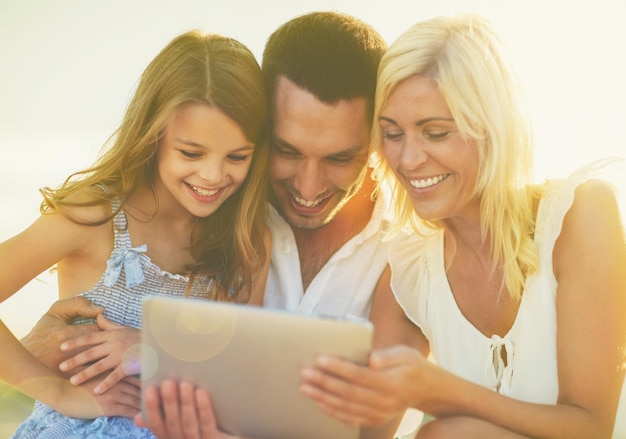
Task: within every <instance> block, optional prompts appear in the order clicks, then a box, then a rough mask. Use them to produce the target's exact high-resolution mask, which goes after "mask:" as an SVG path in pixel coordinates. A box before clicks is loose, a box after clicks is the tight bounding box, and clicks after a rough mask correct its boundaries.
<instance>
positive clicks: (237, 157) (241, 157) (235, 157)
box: [228, 154, 250, 163]
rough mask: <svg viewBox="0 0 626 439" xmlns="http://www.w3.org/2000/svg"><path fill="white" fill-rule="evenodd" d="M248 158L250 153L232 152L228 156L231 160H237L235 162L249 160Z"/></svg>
mask: <svg viewBox="0 0 626 439" xmlns="http://www.w3.org/2000/svg"><path fill="white" fill-rule="evenodd" d="M248 158H250V155H243V154H230V155H229V156H228V159H229V160H230V161H231V162H235V163H243V162H245V161H247V160H248Z"/></svg>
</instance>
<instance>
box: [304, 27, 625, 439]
mask: <svg viewBox="0 0 626 439" xmlns="http://www.w3.org/2000/svg"><path fill="white" fill-rule="evenodd" d="M373 139H375V140H374V141H375V142H378V145H377V147H378V151H379V152H380V153H382V156H384V159H382V160H380V162H379V163H378V166H377V176H378V178H379V181H380V182H381V185H382V186H388V187H389V188H390V190H391V191H392V193H393V195H394V200H393V203H394V204H393V205H394V206H395V213H396V219H397V222H396V224H397V225H398V228H401V227H402V226H404V225H406V224H410V225H411V226H412V230H411V231H410V232H409V233H404V232H400V233H399V235H398V236H396V237H395V238H394V241H393V243H392V246H391V248H390V255H389V260H390V267H391V287H392V291H393V297H391V296H390V297H377V298H376V299H375V302H374V306H373V309H372V320H373V321H374V323H375V325H376V331H377V337H378V340H379V341H380V342H379V343H378V345H379V346H380V345H387V346H391V345H393V344H397V345H396V346H392V347H389V348H387V349H381V350H377V351H375V352H374V353H373V354H372V357H371V361H370V365H369V368H366V367H359V366H357V365H353V364H350V363H348V362H345V361H341V360H340V359H337V358H329V357H321V358H320V359H319V361H318V363H317V364H316V367H315V368H305V369H303V373H302V375H303V380H304V383H303V385H302V391H303V393H304V394H305V395H307V396H309V397H311V398H313V399H314V400H315V401H316V402H317V403H318V404H319V405H320V406H321V407H322V408H323V409H324V410H326V411H327V412H328V413H329V414H331V415H332V416H335V417H337V418H338V419H341V420H344V421H346V422H350V423H356V424H360V425H379V424H383V423H385V422H388V421H390V420H392V419H394V418H397V416H398V415H400V414H401V413H402V412H403V411H404V409H406V408H407V407H414V408H416V409H419V410H422V411H424V412H426V413H429V414H431V415H432V416H433V417H434V418H435V419H434V421H432V422H430V423H427V424H425V425H424V426H423V427H422V428H421V429H420V431H419V433H418V435H417V437H418V438H431V437H438V438H443V437H454V438H458V437H463V438H471V437H476V438H483V439H484V438H498V439H504V438H530V437H542V438H544V437H545V438H568V439H572V438H590V437H593V438H610V437H611V434H612V429H613V425H614V421H615V413H616V410H617V405H618V400H619V396H620V390H621V386H622V381H623V377H624V347H625V346H624V343H625V338H626V270H624V267H626V246H625V241H624V233H623V228H622V225H621V220H620V214H619V211H618V206H617V202H616V196H615V193H614V190H613V188H612V187H611V186H610V185H609V184H607V183H605V182H603V181H600V180H598V179H597V178H596V177H600V176H601V175H600V174H601V173H602V172H603V170H604V168H606V166H607V165H609V164H610V163H596V164H592V165H590V166H587V167H585V168H583V169H581V170H579V171H577V172H575V173H574V174H572V175H571V176H570V177H569V178H567V179H565V180H555V181H549V182H547V183H545V184H541V185H537V184H533V182H532V180H531V171H532V138H531V134H530V129H529V127H528V122H527V118H526V116H525V114H524V112H523V110H522V105H521V93H520V91H519V89H518V86H517V82H516V79H515V77H514V74H513V72H512V69H511V67H510V65H509V63H508V62H507V61H506V58H505V55H504V51H503V49H502V47H501V43H500V41H499V39H498V37H497V36H496V35H495V34H494V32H493V31H492V29H491V28H490V26H489V24H488V23H487V22H486V21H485V20H484V19H481V18H479V17H470V16H458V17H450V18H435V19H432V20H429V21H426V22H423V23H418V24H416V25H414V26H413V27H411V28H410V29H409V30H408V31H407V32H405V33H404V34H403V35H402V36H400V37H399V38H398V40H397V41H396V42H395V43H394V44H392V45H391V47H390V48H389V50H388V52H387V53H386V54H385V56H384V57H383V60H382V62H381V66H380V69H379V77H378V89H377V96H376V113H375V127H374V132H373ZM400 344H402V345H408V346H401V345H400ZM429 354H431V355H432V357H433V359H434V362H430V361H428V359H427V356H428V355H429Z"/></svg>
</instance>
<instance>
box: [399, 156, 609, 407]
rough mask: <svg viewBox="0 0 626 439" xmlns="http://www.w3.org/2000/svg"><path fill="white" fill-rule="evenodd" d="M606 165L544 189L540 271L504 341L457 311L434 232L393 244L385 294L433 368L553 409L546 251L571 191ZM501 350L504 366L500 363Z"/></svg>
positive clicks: (552, 318)
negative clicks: (422, 339) (417, 334)
mask: <svg viewBox="0 0 626 439" xmlns="http://www.w3.org/2000/svg"><path fill="white" fill-rule="evenodd" d="M612 164H613V162H612V161H610V160H609V161H603V162H596V163H592V164H590V165H588V166H586V167H584V168H582V169H580V170H578V171H577V172H575V173H573V174H572V175H570V176H569V177H568V178H566V179H563V180H552V181H549V182H548V184H547V188H546V191H545V194H544V196H543V197H542V199H541V201H540V204H539V209H538V213H537V225H536V232H535V243H536V245H537V247H538V249H539V263H540V266H539V269H538V271H537V272H536V273H534V274H532V275H531V276H529V277H528V278H527V280H526V285H525V290H524V292H523V295H522V299H521V303H520V307H519V310H518V313H517V316H516V319H515V322H514V323H513V326H512V327H511V329H510V331H509V332H508V333H507V334H506V335H505V336H504V337H499V336H498V335H493V336H491V337H489V336H486V335H484V334H483V333H481V332H480V331H479V330H477V329H476V327H474V326H473V325H472V323H470V322H469V321H468V320H467V319H466V318H465V316H464V315H463V314H462V313H461V311H460V310H459V308H458V306H457V304H456V301H455V299H454V296H453V294H452V291H451V290H450V285H449V284H448V280H447V277H446V272H445V268H444V255H443V232H442V231H441V230H438V231H436V232H434V233H433V234H432V235H429V236H428V237H426V238H424V237H421V236H419V235H417V234H415V233H412V234H410V235H408V236H407V235H399V236H397V237H396V238H394V240H393V241H392V242H391V246H390V250H389V252H390V253H389V260H390V265H391V270H392V280H391V287H392V290H393V293H394V295H395V297H396V300H397V301H398V303H399V304H400V306H401V307H402V308H403V310H404V312H405V313H406V315H407V317H408V318H409V319H410V320H411V321H412V322H413V323H415V324H416V325H417V326H419V327H420V328H421V330H422V332H423V333H424V335H425V336H426V338H427V339H428V340H429V342H430V349H431V353H432V356H433V359H434V360H435V362H436V363H437V364H439V365H440V366H441V367H443V368H444V369H446V370H448V371H450V372H453V373H455V374H456V375H459V376H461V377H463V378H465V379H467V380H469V381H472V382H474V383H476V384H480V385H483V386H485V387H489V388H491V389H493V390H495V391H497V392H499V393H501V394H503V395H508V396H511V397H513V398H516V399H520V400H523V401H528V402H534V403H545V404H554V403H556V399H557V394H558V390H559V389H558V379H557V364H556V363H557V357H556V291H557V281H556V279H555V277H554V273H553V269H552V251H553V248H554V244H555V242H556V239H557V238H558V236H559V234H560V233H561V226H562V224H563V219H564V217H565V214H566V213H567V211H568V210H569V208H570V207H571V205H572V202H573V199H574V192H575V190H576V187H577V186H579V185H580V184H581V183H583V182H584V181H586V180H588V179H590V178H601V174H602V173H603V172H605V171H606V168H607V166H608V165H612ZM590 232H591V231H590ZM503 346H504V347H505V351H506V359H507V361H506V365H505V362H504V361H503V360H502V358H501V355H500V353H501V351H502V348H503Z"/></svg>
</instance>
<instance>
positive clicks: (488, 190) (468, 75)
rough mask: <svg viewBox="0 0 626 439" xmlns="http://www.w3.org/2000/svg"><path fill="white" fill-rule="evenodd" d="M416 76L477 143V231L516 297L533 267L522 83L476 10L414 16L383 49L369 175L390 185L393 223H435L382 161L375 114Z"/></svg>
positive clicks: (528, 135)
mask: <svg viewBox="0 0 626 439" xmlns="http://www.w3.org/2000/svg"><path fill="white" fill-rule="evenodd" d="M415 75H422V76H424V77H426V78H428V79H430V80H431V81H433V83H434V84H435V85H436V86H437V87H438V90H439V92H440V93H441V94H442V96H443V98H444V99H445V101H446V103H447V105H448V107H449V109H450V112H451V113H452V116H453V118H454V120H455V122H456V124H457V126H458V129H459V133H460V134H461V136H463V138H464V139H466V140H473V141H474V142H475V144H476V146H477V149H478V157H479V170H478V179H477V183H476V187H475V188H474V195H475V196H477V197H479V198H480V215H481V226H482V231H483V236H484V237H488V239H489V244H490V246H491V247H490V248H491V251H492V254H493V257H494V260H495V262H496V264H497V265H501V266H502V267H503V270H504V285H503V287H506V289H507V290H508V291H509V293H510V294H511V295H512V296H513V297H515V298H519V297H520V296H521V294H522V291H523V285H524V282H525V278H526V276H527V275H528V274H530V273H532V272H533V271H535V270H536V268H537V266H538V255H537V251H536V247H535V245H534V242H533V233H534V227H535V220H534V212H533V204H534V200H535V199H536V197H537V195H538V194H537V193H536V191H535V190H533V189H532V187H533V186H532V184H531V183H532V169H533V143H532V131H531V128H530V125H529V121H528V117H527V115H526V112H525V109H524V106H523V98H522V93H521V88H520V87H519V84H518V81H517V79H516V77H515V74H514V72H513V70H512V68H511V65H510V63H509V62H508V61H507V58H506V56H505V51H504V49H503V47H502V44H501V41H500V39H499V37H498V36H497V35H496V34H495V32H494V31H493V30H492V28H491V26H490V25H489V23H488V22H487V21H486V20H485V19H484V18H481V17H476V16H468V15H459V16H453V17H438V18H434V19H431V20H428V21H424V22H421V23H417V24H415V25H413V26H412V27H411V28H409V29H408V30H407V31H406V32H405V33H403V34H402V35H401V36H400V37H399V38H398V39H397V40H396V41H395V42H394V43H393V44H392V45H391V46H390V47H389V49H388V50H387V52H386V53H385V55H384V56H383V59H382V61H381V64H380V67H379V70H378V83H377V90H376V104H375V115H374V117H375V119H374V121H375V123H374V125H373V130H372V139H373V142H374V150H375V151H376V155H375V160H374V162H375V178H376V179H377V180H378V181H379V184H380V186H381V188H386V190H389V191H390V192H391V194H392V195H391V196H392V206H394V208H395V217H396V224H397V225H398V227H401V226H402V225H405V224H407V223H408V224H411V225H412V226H413V227H414V228H415V229H416V231H419V230H423V226H427V227H435V228H436V227H441V224H433V223H427V222H425V221H423V220H421V219H420V218H418V217H417V215H416V214H415V211H414V210H413V207H412V204H411V201H410V199H409V196H408V193H407V192H406V190H405V189H404V188H403V187H402V185H401V184H399V183H398V182H397V180H396V179H395V178H394V176H393V172H392V170H391V169H390V168H389V166H388V165H387V163H385V161H384V160H382V156H381V140H382V134H381V131H380V128H379V126H378V124H377V123H376V121H377V120H378V117H379V116H380V113H381V110H382V109H383V108H384V107H385V104H386V102H387V99H388V98H389V96H390V94H391V93H392V92H393V91H394V89H395V88H396V87H397V85H398V84H400V83H401V82H402V81H404V80H406V79H407V78H409V77H412V76H415Z"/></svg>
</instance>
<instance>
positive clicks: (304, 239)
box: [292, 175, 375, 291]
mask: <svg viewBox="0 0 626 439" xmlns="http://www.w3.org/2000/svg"><path fill="white" fill-rule="evenodd" d="M374 187H375V183H374V181H373V180H372V179H371V178H370V176H369V175H368V176H367V177H366V178H365V181H364V182H363V185H362V186H361V188H360V189H359V191H358V192H357V193H356V194H354V196H353V197H352V198H351V199H350V200H349V201H348V202H347V203H346V204H345V206H343V208H342V209H341V210H340V211H339V212H337V214H336V215H335V216H334V217H333V219H331V220H330V221H329V222H328V223H327V224H325V225H324V226H322V227H320V228H318V229H298V228H292V230H293V234H294V237H295V239H296V245H297V247H298V254H299V256H300V271H301V273H302V285H303V288H304V291H306V289H307V288H308V286H309V285H310V283H311V282H312V281H313V279H314V278H315V276H316V275H317V273H319V271H320V270H321V269H322V267H323V266H324V265H325V264H326V263H327V262H328V260H329V259H330V258H331V257H332V255H333V254H335V253H336V252H337V251H338V250H339V249H340V248H341V247H342V246H343V245H344V244H345V243H346V242H348V241H349V240H350V239H352V238H353V237H354V236H356V235H357V234H358V233H359V232H361V231H362V230H363V229H364V228H365V226H366V225H367V223H368V222H369V220H370V218H371V217H372V213H373V211H374V204H375V201H374V200H372V191H373V190H374Z"/></svg>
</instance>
